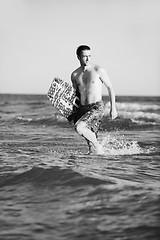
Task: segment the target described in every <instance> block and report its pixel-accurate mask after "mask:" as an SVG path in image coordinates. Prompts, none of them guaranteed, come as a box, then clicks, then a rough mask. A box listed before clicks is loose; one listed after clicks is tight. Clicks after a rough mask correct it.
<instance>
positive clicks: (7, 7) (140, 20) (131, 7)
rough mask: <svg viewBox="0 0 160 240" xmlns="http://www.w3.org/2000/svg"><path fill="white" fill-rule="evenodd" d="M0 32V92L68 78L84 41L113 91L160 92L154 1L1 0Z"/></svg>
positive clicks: (39, 88) (159, 21)
mask: <svg viewBox="0 0 160 240" xmlns="http://www.w3.org/2000/svg"><path fill="white" fill-rule="evenodd" d="M0 36H1V37H0V93H22V94H23V93H27V94H28V93H29V94H46V93H47V91H48V88H49V86H50V84H51V81H52V79H53V78H54V77H59V78H62V79H64V80H66V81H67V82H70V75H71V73H72V71H73V70H75V69H76V68H77V67H79V61H78V59H77V57H76V54H75V52H76V49H77V47H78V46H79V45H82V44H86V45H89V46H90V47H91V50H92V52H91V54H92V59H91V60H92V62H93V63H96V64H98V65H100V66H102V67H103V68H104V69H105V70H106V71H107V73H108V76H109V77H110V79H111V82H112V84H113V87H114V90H115V93H116V95H134V96H137V95H140V96H141V95H142V96H160V1H159V0H0ZM103 93H104V94H107V90H105V89H104V92H103Z"/></svg>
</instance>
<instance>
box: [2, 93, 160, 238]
mask: <svg viewBox="0 0 160 240" xmlns="http://www.w3.org/2000/svg"><path fill="white" fill-rule="evenodd" d="M106 100H107V98H106ZM159 100H160V98H159V97H122V96H118V97H117V110H118V114H119V115H118V118H117V119H115V120H113V121H111V120H110V119H109V117H108V112H109V106H108V105H107V106H106V109H105V116H104V119H103V124H102V126H101V129H100V133H99V141H100V142H101V143H102V144H103V146H104V149H105V155H104V156H100V155H95V154H93V155H87V154H86V153H87V151H88V149H87V145H86V142H85V140H84V139H82V138H81V137H80V136H79V135H78V134H77V133H76V132H75V130H74V128H73V126H71V125H70V124H69V123H68V122H67V121H66V120H65V119H64V118H63V117H62V116H61V115H60V114H59V112H58V111H57V110H56V109H54V108H53V107H52V106H51V103H50V102H49V101H48V99H47V97H46V96H45V95H7V94H1V95H0V239H2V240H66V239H67V240H77V239H78V240H79V239H83V240H99V239H102V240H106V239H107V240H137V239H138V240H142V239H143V240H158V239H160V134H159V130H160V104H159Z"/></svg>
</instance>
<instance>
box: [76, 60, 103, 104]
mask: <svg viewBox="0 0 160 240" xmlns="http://www.w3.org/2000/svg"><path fill="white" fill-rule="evenodd" d="M74 81H75V83H76V86H77V88H78V91H79V93H80V100H81V104H82V105H85V104H91V103H95V102H97V101H101V100H102V82H101V80H100V76H99V74H98V66H96V65H94V66H89V67H88V68H87V69H86V70H84V71H83V70H82V68H81V67H80V68H78V69H76V70H75V71H74Z"/></svg>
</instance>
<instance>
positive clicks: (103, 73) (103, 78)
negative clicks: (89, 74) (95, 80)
mask: <svg viewBox="0 0 160 240" xmlns="http://www.w3.org/2000/svg"><path fill="white" fill-rule="evenodd" d="M98 72H99V76H100V79H101V81H102V83H104V85H105V87H106V88H107V90H108V94H109V100H110V104H111V110H110V116H111V118H112V119H115V118H116V117H117V110H116V103H115V93H114V89H113V86H112V83H111V81H110V78H109V77H108V74H107V73H106V71H105V70H104V69H103V68H99V70H98Z"/></svg>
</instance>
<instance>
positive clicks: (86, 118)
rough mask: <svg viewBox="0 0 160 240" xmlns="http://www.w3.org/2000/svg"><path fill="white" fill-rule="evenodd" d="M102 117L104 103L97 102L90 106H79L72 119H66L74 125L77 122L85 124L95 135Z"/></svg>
mask: <svg viewBox="0 0 160 240" xmlns="http://www.w3.org/2000/svg"><path fill="white" fill-rule="evenodd" d="M103 115H104V103H103V101H99V102H96V103H92V104H87V105H81V106H80V107H79V108H78V109H77V110H76V111H75V112H74V114H73V115H72V119H70V120H69V119H68V120H69V121H70V122H73V123H74V124H76V123H77V121H79V122H80V121H83V122H85V123H86V124H87V127H88V128H89V129H90V130H92V131H93V132H95V133H97V132H98V130H99V127H100V125H101V122H102V117H103Z"/></svg>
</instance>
